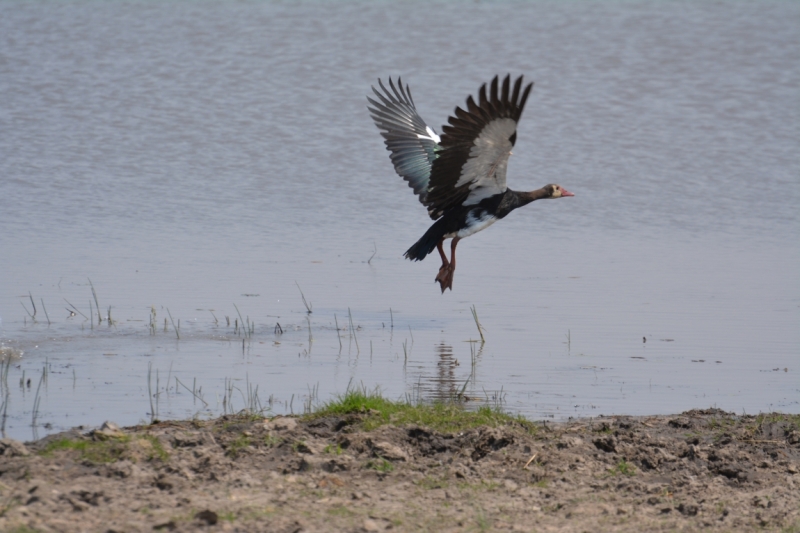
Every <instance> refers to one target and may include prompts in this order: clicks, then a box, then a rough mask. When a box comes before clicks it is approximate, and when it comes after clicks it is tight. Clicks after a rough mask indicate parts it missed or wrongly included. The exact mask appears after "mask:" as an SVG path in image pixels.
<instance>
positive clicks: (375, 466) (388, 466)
mask: <svg viewBox="0 0 800 533" xmlns="http://www.w3.org/2000/svg"><path fill="white" fill-rule="evenodd" d="M364 467H365V468H369V469H371V470H376V471H378V472H382V473H384V474H388V473H389V472H391V471H392V470H394V465H393V464H392V463H390V462H389V461H387V460H386V459H384V458H383V457H379V458H378V459H373V460H371V461H367V464H365V465H364Z"/></svg>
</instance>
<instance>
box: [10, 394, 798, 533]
mask: <svg viewBox="0 0 800 533" xmlns="http://www.w3.org/2000/svg"><path fill="white" fill-rule="evenodd" d="M365 416H369V414H364V415H348V416H345V417H328V418H318V419H295V418H282V417H279V418H275V419H272V420H265V419H263V418H260V419H253V418H247V417H230V416H229V417H223V418H220V419H217V420H213V421H184V422H163V423H157V424H155V425H152V426H141V427H132V428H125V429H121V430H120V429H119V428H116V427H115V426H113V425H109V426H104V428H103V429H101V430H97V431H94V432H92V433H90V434H88V435H84V434H81V433H80V432H77V431H74V432H71V433H62V434H60V435H54V436H50V437H48V438H45V439H42V440H40V441H37V442H31V443H26V444H22V443H19V442H16V441H11V440H9V439H6V440H3V441H0V531H4V532H13V531H17V532H23V531H59V532H62V531H63V532H72V531H105V532H112V531H120V532H121V531H198V530H207V531H248V532H249V531H269V532H287V533H296V532H300V531H308V532H313V531H349V532H356V531H368V532H369V531H436V532H437V533H439V532H440V533H444V532H450V531H695V530H701V529H703V530H706V529H708V530H713V531H754V530H767V531H784V532H797V531H800V487H799V486H798V484H800V417H798V416H797V415H793V416H787V415H762V416H759V417H754V416H735V415H733V414H730V413H724V412H722V411H718V410H708V411H690V412H686V413H683V414H681V415H675V416H653V417H645V418H632V417H620V416H618V417H607V418H596V419H592V420H578V421H574V422H569V423H565V424H552V425H551V424H547V425H541V426H537V427H536V428H535V430H534V431H531V430H530V428H526V427H524V426H523V425H521V424H518V423H510V424H507V425H503V426H499V427H480V428H476V429H472V430H469V431H465V432H463V433H458V434H442V433H437V432H435V431H431V430H429V429H426V428H424V427H417V426H405V427H394V426H383V427H380V428H378V429H375V430H372V431H370V432H364V431H362V430H361V429H359V427H360V424H359V422H360V420H361V419H362V418H363V417H365ZM66 439H69V440H66Z"/></svg>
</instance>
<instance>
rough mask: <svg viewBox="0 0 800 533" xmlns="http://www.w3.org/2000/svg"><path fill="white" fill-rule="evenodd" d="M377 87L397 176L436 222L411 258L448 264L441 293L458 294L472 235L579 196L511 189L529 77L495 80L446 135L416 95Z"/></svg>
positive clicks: (372, 104) (374, 111)
mask: <svg viewBox="0 0 800 533" xmlns="http://www.w3.org/2000/svg"><path fill="white" fill-rule="evenodd" d="M378 85H379V86H380V89H381V90H380V91H378V90H377V89H375V87H372V91H373V92H374V93H375V96H376V97H377V98H376V99H373V98H370V97H369V96H368V97H367V101H368V102H369V106H368V107H367V108H368V109H369V113H370V116H371V117H372V120H374V121H375V125H376V126H378V129H379V130H380V132H381V135H382V136H383V138H384V140H385V143H386V149H387V150H388V151H389V152H391V155H390V158H391V160H392V164H393V165H394V168H395V170H396V171H397V173H398V174H399V175H400V176H401V177H402V178H403V179H404V180H406V181H407V182H408V186H409V187H411V188H412V189H413V190H414V194H416V195H417V196H418V197H419V201H420V202H421V203H422V205H424V206H425V207H426V208H427V209H428V215H429V216H430V217H431V219H433V220H435V221H436V222H434V223H433V225H432V226H431V227H430V228H429V229H428V231H426V232H425V234H424V235H423V236H422V238H421V239H419V240H418V241H417V242H416V243H415V244H414V245H413V246H412V247H411V248H409V249H408V251H406V253H405V257H406V258H407V259H410V260H412V261H422V260H423V259H425V257H426V256H427V255H428V254H429V253H431V252H433V250H434V249H437V250H438V251H439V255H440V256H441V258H442V266H441V267H440V268H439V273H438V274H437V275H436V279H435V281H436V282H437V283H439V285H440V287H441V289H442V293H444V291H445V289H450V290H453V273H454V272H455V270H456V245H458V242H459V241H460V240H461V239H463V238H465V237H469V236H470V235H472V234H474V233H477V232H479V231H481V230H483V229H485V228H488V227H489V226H491V225H492V224H494V223H495V222H497V221H498V220H500V219H502V218H505V217H506V215H508V214H509V213H510V212H511V211H513V210H514V209H516V208H518V207H522V206H523V205H526V204H529V203H531V202H533V201H534V200H540V199H544V198H564V197H567V196H574V194H572V193H571V192H569V191H568V190H566V189H564V188H563V187H561V186H560V185H554V184H550V185H545V186H544V187H542V188H541V189H537V190H535V191H530V192H518V191H513V190H511V189H509V188H508V187H507V186H506V167H507V166H508V158H509V156H510V155H511V149H512V148H513V147H514V143H515V142H516V140H517V123H518V122H519V119H520V116H521V115H522V110H523V108H524V107H525V101H526V100H527V99H528V94H530V92H531V89H532V88H533V83H529V84H527V85H526V86H525V89H524V90H523V89H522V76H520V77H519V78H517V80H516V81H515V82H514V87H513V89H512V87H511V76H510V75H508V76H506V77H505V78H504V79H503V82H502V86H501V85H500V83H499V80H498V77H497V76H495V77H494V79H493V80H492V82H491V84H490V88H489V91H488V94H487V89H486V84H483V85H482V86H481V88H480V90H479V92H478V101H477V102H475V100H474V99H473V98H472V96H469V97H468V98H467V105H466V109H461V108H460V107H456V109H455V112H454V115H455V116H450V117H449V118H448V119H447V122H448V124H445V125H444V126H442V135H441V136H439V135H437V133H436V132H435V131H434V130H433V129H432V128H430V127H429V126H428V125H427V124H426V123H425V121H424V120H422V118H421V117H420V116H419V114H418V113H417V110H416V107H415V106H414V101H413V100H412V98H411V90H410V89H409V87H408V85H406V86H405V87H403V82H402V80H401V79H400V78H398V79H397V85H395V84H394V82H393V81H392V79H391V78H389V88H388V89H387V88H386V86H385V85H384V84H383V82H382V81H381V80H378ZM445 239H452V241H451V244H450V259H448V258H447V255H446V254H445V252H444V249H443V246H444V241H445Z"/></svg>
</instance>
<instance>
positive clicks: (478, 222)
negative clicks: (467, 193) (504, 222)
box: [448, 211, 497, 239]
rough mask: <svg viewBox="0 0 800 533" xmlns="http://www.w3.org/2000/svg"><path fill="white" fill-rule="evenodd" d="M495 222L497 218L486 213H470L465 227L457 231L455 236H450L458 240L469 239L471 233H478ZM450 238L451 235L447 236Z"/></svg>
mask: <svg viewBox="0 0 800 533" xmlns="http://www.w3.org/2000/svg"><path fill="white" fill-rule="evenodd" d="M495 222H497V217H495V216H494V215H491V214H489V213H488V212H486V211H480V212H478V213H476V212H475V211H470V212H469V214H468V215H467V219H466V225H465V226H464V227H463V228H461V229H460V230H458V232H456V233H455V235H452V237H458V238H459V239H463V238H465V237H469V236H470V235H472V234H473V233H478V232H479V231H481V230H483V229H486V228H488V227H489V226H491V225H492V224H494V223H495ZM450 236H451V235H448V237H450Z"/></svg>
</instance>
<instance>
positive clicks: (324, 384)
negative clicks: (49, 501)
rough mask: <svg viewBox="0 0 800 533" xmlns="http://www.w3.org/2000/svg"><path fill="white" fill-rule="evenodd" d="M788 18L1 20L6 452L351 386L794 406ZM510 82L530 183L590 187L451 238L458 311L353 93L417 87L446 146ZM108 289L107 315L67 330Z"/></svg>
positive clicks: (765, 5)
mask: <svg viewBox="0 0 800 533" xmlns="http://www.w3.org/2000/svg"><path fill="white" fill-rule="evenodd" d="M799 25H800V4H798V3H796V2H725V3H711V2H708V3H703V2H696V3H678V2H674V3H665V2H619V3H603V4H596V3H583V2H580V3H577V2H575V3H551V2H532V3H524V4H517V3H506V2H493V3H472V4H464V3H433V4H431V3H429V2H424V3H423V2H403V3H401V4H399V5H394V4H377V3H372V2H369V3H349V4H344V3H338V2H337V3H326V2H319V3H301V2H284V3H270V2H202V3H195V2H158V3H157V2H142V3H136V2H125V3H122V2H58V3H52V2H48V3H37V2H19V3H17V2H3V3H0V317H1V318H2V324H0V328H2V329H0V345H1V346H2V348H0V349H2V350H3V353H4V354H5V355H6V356H8V355H9V354H10V355H11V356H12V363H11V366H10V367H7V370H8V374H7V375H6V376H5V379H4V380H2V381H3V384H2V390H1V391H0V392H2V400H1V401H2V402H3V403H2V406H3V407H2V410H4V411H5V413H6V414H7V419H6V421H5V433H6V434H7V435H9V436H12V437H15V438H21V439H28V438H31V437H32V436H34V435H39V436H42V435H43V434H45V433H48V432H53V431H58V430H61V429H64V428H68V427H71V426H76V425H86V426H92V425H98V424H100V423H101V422H102V421H103V420H106V419H111V420H114V421H116V422H117V423H120V424H133V423H136V422H138V421H141V420H150V418H151V416H152V415H154V414H155V413H154V411H155V410H157V411H158V413H157V414H158V416H159V417H160V418H169V417H187V416H193V415H195V414H199V415H200V416H206V415H212V414H219V413H221V412H223V410H226V409H233V410H239V409H242V408H244V407H245V406H246V401H247V400H248V399H253V398H254V397H255V396H256V387H257V396H258V401H259V402H260V404H261V405H262V406H264V407H267V406H269V407H270V408H271V409H272V412H275V413H283V412H292V411H294V412H302V411H303V409H304V408H305V405H307V404H308V403H309V402H311V403H312V404H314V403H316V402H319V401H326V400H328V399H330V398H332V397H333V395H335V394H336V393H341V392H343V391H344V390H346V388H347V387H348V384H357V385H359V386H360V385H363V386H365V387H368V388H370V389H371V388H374V387H380V388H381V390H382V391H383V393H384V394H385V395H387V396H388V397H391V398H402V397H412V398H423V399H430V398H436V397H442V396H450V395H452V394H455V393H458V392H459V391H462V390H463V391H464V394H466V395H467V396H468V397H470V398H471V399H473V401H474V402H475V403H476V404H477V403H479V402H487V401H488V402H490V403H494V404H498V403H499V404H501V405H503V406H504V407H505V408H507V409H509V410H512V411H515V412H521V413H523V414H525V415H527V416H529V417H531V418H534V419H540V418H555V419H561V418H565V417H568V416H595V415H598V414H613V413H629V414H647V413H669V412H676V411H680V410H683V409H688V408H693V407H708V406H714V405H715V406H717V407H720V408H723V409H728V410H733V411H737V412H741V411H746V412H748V413H752V412H757V411H766V410H781V411H786V412H799V411H800V378H798V371H799V370H800V366H798V362H800V358H799V357H800V327H798V326H800V239H799V238H798V237H800V223H799V220H798V219H799V218H800V214H799V213H798V208H797V206H798V205H800V155H799V154H800V106H799V105H798V102H800V89H798V87H800V68H798V65H800V34H798V32H797V28H798V26H799ZM507 72H511V73H512V74H520V73H521V74H525V75H526V76H527V77H528V78H530V79H532V80H535V82H536V85H535V87H534V91H533V93H532V95H531V98H530V99H529V100H528V105H527V108H526V110H525V114H524V115H523V119H522V122H521V124H520V129H519V138H518V142H517V147H516V149H515V155H514V157H513V158H512V160H511V162H510V165H509V183H510V185H511V187H512V188H515V189H535V188H538V187H541V186H542V185H544V184H546V183H552V182H555V183H560V184H561V185H563V186H565V187H566V188H568V189H569V190H571V191H574V192H575V193H576V196H575V198H570V199H565V200H560V201H557V202H537V203H536V204H533V205H531V206H529V207H527V208H525V209H523V210H520V211H518V212H515V213H514V214H513V215H512V216H510V217H509V218H507V219H505V220H503V221H502V223H500V224H496V225H495V226H493V227H492V228H491V229H489V230H487V231H485V232H482V233H480V234H478V235H476V236H475V237H472V238H470V239H469V240H467V241H465V242H464V243H462V244H461V246H460V247H459V252H460V255H459V270H458V272H457V274H456V276H455V281H454V291H453V292H452V293H450V292H448V293H447V294H445V295H440V294H439V291H438V287H437V286H436V285H435V284H434V282H433V278H434V276H435V275H436V272H437V270H438V264H437V261H438V260H436V259H434V258H429V259H428V260H426V261H424V262H422V263H413V264H412V263H410V262H408V261H404V260H403V258H402V253H403V252H404V251H405V250H406V249H407V248H408V246H410V245H411V244H412V243H413V242H414V241H415V240H416V239H417V238H419V236H421V234H422V233H423V232H424V231H425V229H426V228H427V226H428V223H429V221H428V219H427V217H426V215H425V212H424V210H423V208H422V207H421V206H420V205H419V203H418V202H417V201H416V199H415V198H414V196H413V195H412V193H411V191H410V190H409V189H408V188H407V187H406V185H405V184H404V183H403V182H402V180H400V179H399V178H398V177H397V176H396V175H395V174H394V171H393V169H392V167H391V164H390V162H389V158H388V153H387V152H386V151H385V150H384V148H383V145H382V142H381V138H380V137H379V135H378V133H377V130H376V129H375V127H374V126H373V125H372V123H371V121H370V119H369V116H368V113H367V111H366V100H365V98H364V97H365V95H366V94H367V93H368V92H369V87H370V85H371V84H374V83H375V82H376V79H377V78H378V77H382V78H386V77H387V76H389V75H402V76H403V79H404V81H406V82H408V83H409V84H410V85H411V87H412V91H413V94H414V97H415V101H416V103H417V106H418V108H419V111H420V113H421V115H422V116H423V117H424V118H425V119H426V120H427V121H428V123H429V124H430V125H432V126H434V127H436V128H437V129H439V130H440V125H441V124H442V123H443V122H444V121H445V119H446V117H447V115H448V113H450V112H451V111H452V109H453V107H454V106H455V105H461V104H462V103H463V102H464V100H465V98H466V96H467V95H468V94H475V93H476V91H477V89H478V87H479V86H480V84H481V83H483V82H485V81H488V80H489V79H491V77H492V76H494V75H495V74H498V73H500V74H504V73H507ZM90 279H91V283H92V284H93V286H94V289H95V292H96V296H97V302H98V303H99V305H100V308H101V310H102V316H103V317H106V316H107V314H108V310H109V308H110V311H111V317H112V325H109V324H108V322H107V321H103V323H102V324H98V323H97V317H96V315H97V311H96V309H94V320H93V321H89V320H87V319H86V318H84V317H83V316H82V315H81V314H76V316H74V317H68V309H67V308H71V306H74V307H75V308H77V310H78V311H79V312H80V313H82V314H84V315H87V316H89V315H90V306H92V308H94V306H95V300H94V297H93V294H92V288H91V287H90V284H89V281H88V280H90ZM298 286H299V287H300V288H301V289H302V292H303V294H304V295H305V298H306V299H307V300H308V301H309V302H310V304H311V305H312V306H313V313H312V314H310V315H308V314H307V313H306V308H305V307H304V305H303V301H302V299H301V294H300V290H299V289H298ZM30 297H32V298H33V301H34V303H35V304H36V315H35V322H34V321H33V320H32V318H31V316H30V315H31V314H33V308H32V305H31V300H30ZM473 305H474V306H475V309H476V310H477V312H478V316H479V318H480V321H481V323H482V324H483V326H484V328H485V336H486V343H485V344H483V345H481V344H480V343H475V342H468V341H470V340H476V339H478V332H477V329H476V326H475V322H474V320H473V317H472V314H471V311H470V308H471V307H472V306H473ZM23 307H24V309H23ZM45 309H46V311H47V315H48V316H49V321H50V323H49V324H48V320H47V317H46V316H45ZM390 310H391V311H390ZM152 313H155V328H154V329H153V328H151V327H150V320H151V315H152ZM170 315H171V318H170ZM240 315H241V317H242V318H244V321H245V323H246V324H248V326H247V327H249V328H252V329H251V331H252V333H248V334H245V333H243V332H242V331H241V330H238V331H237V330H236V324H235V321H237V320H238V319H239V317H240ZM226 317H228V319H229V320H230V325H228V319H226ZM350 317H352V325H353V328H352V329H351V328H350V324H351V318H350ZM165 320H166V326H165ZM173 322H174V325H175V326H178V324H180V327H179V332H180V339H178V338H177V335H176V332H175V327H174V326H173ZM276 324H280V325H281V327H282V329H283V333H282V334H280V333H276ZM337 325H338V331H337ZM165 327H166V329H165ZM643 338H646V342H643ZM340 341H341V346H340ZM45 368H46V369H47V372H46V373H44V374H43V369H45ZM148 368H150V369H151V371H150V374H149V375H150V378H149V388H150V390H148ZM43 375H44V376H45V379H43ZM176 377H177V378H178V380H179V382H176V380H175V378H176ZM28 380H30V385H28ZM40 383H41V385H40ZM181 384H183V385H185V386H186V388H184V387H182V386H181ZM248 387H249V388H250V389H249V392H248ZM37 389H38V394H37ZM187 389H194V390H195V393H196V395H197V396H201V397H202V398H203V401H200V400H199V399H197V398H195V397H194V396H193V395H192V394H191V393H190V392H188V390H187ZM37 396H38V409H36V408H35V405H34V404H35V403H36V399H37ZM34 411H35V412H36V413H35V414H36V426H35V427H32V421H33V418H34ZM1 414H2V413H0V415H1Z"/></svg>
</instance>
